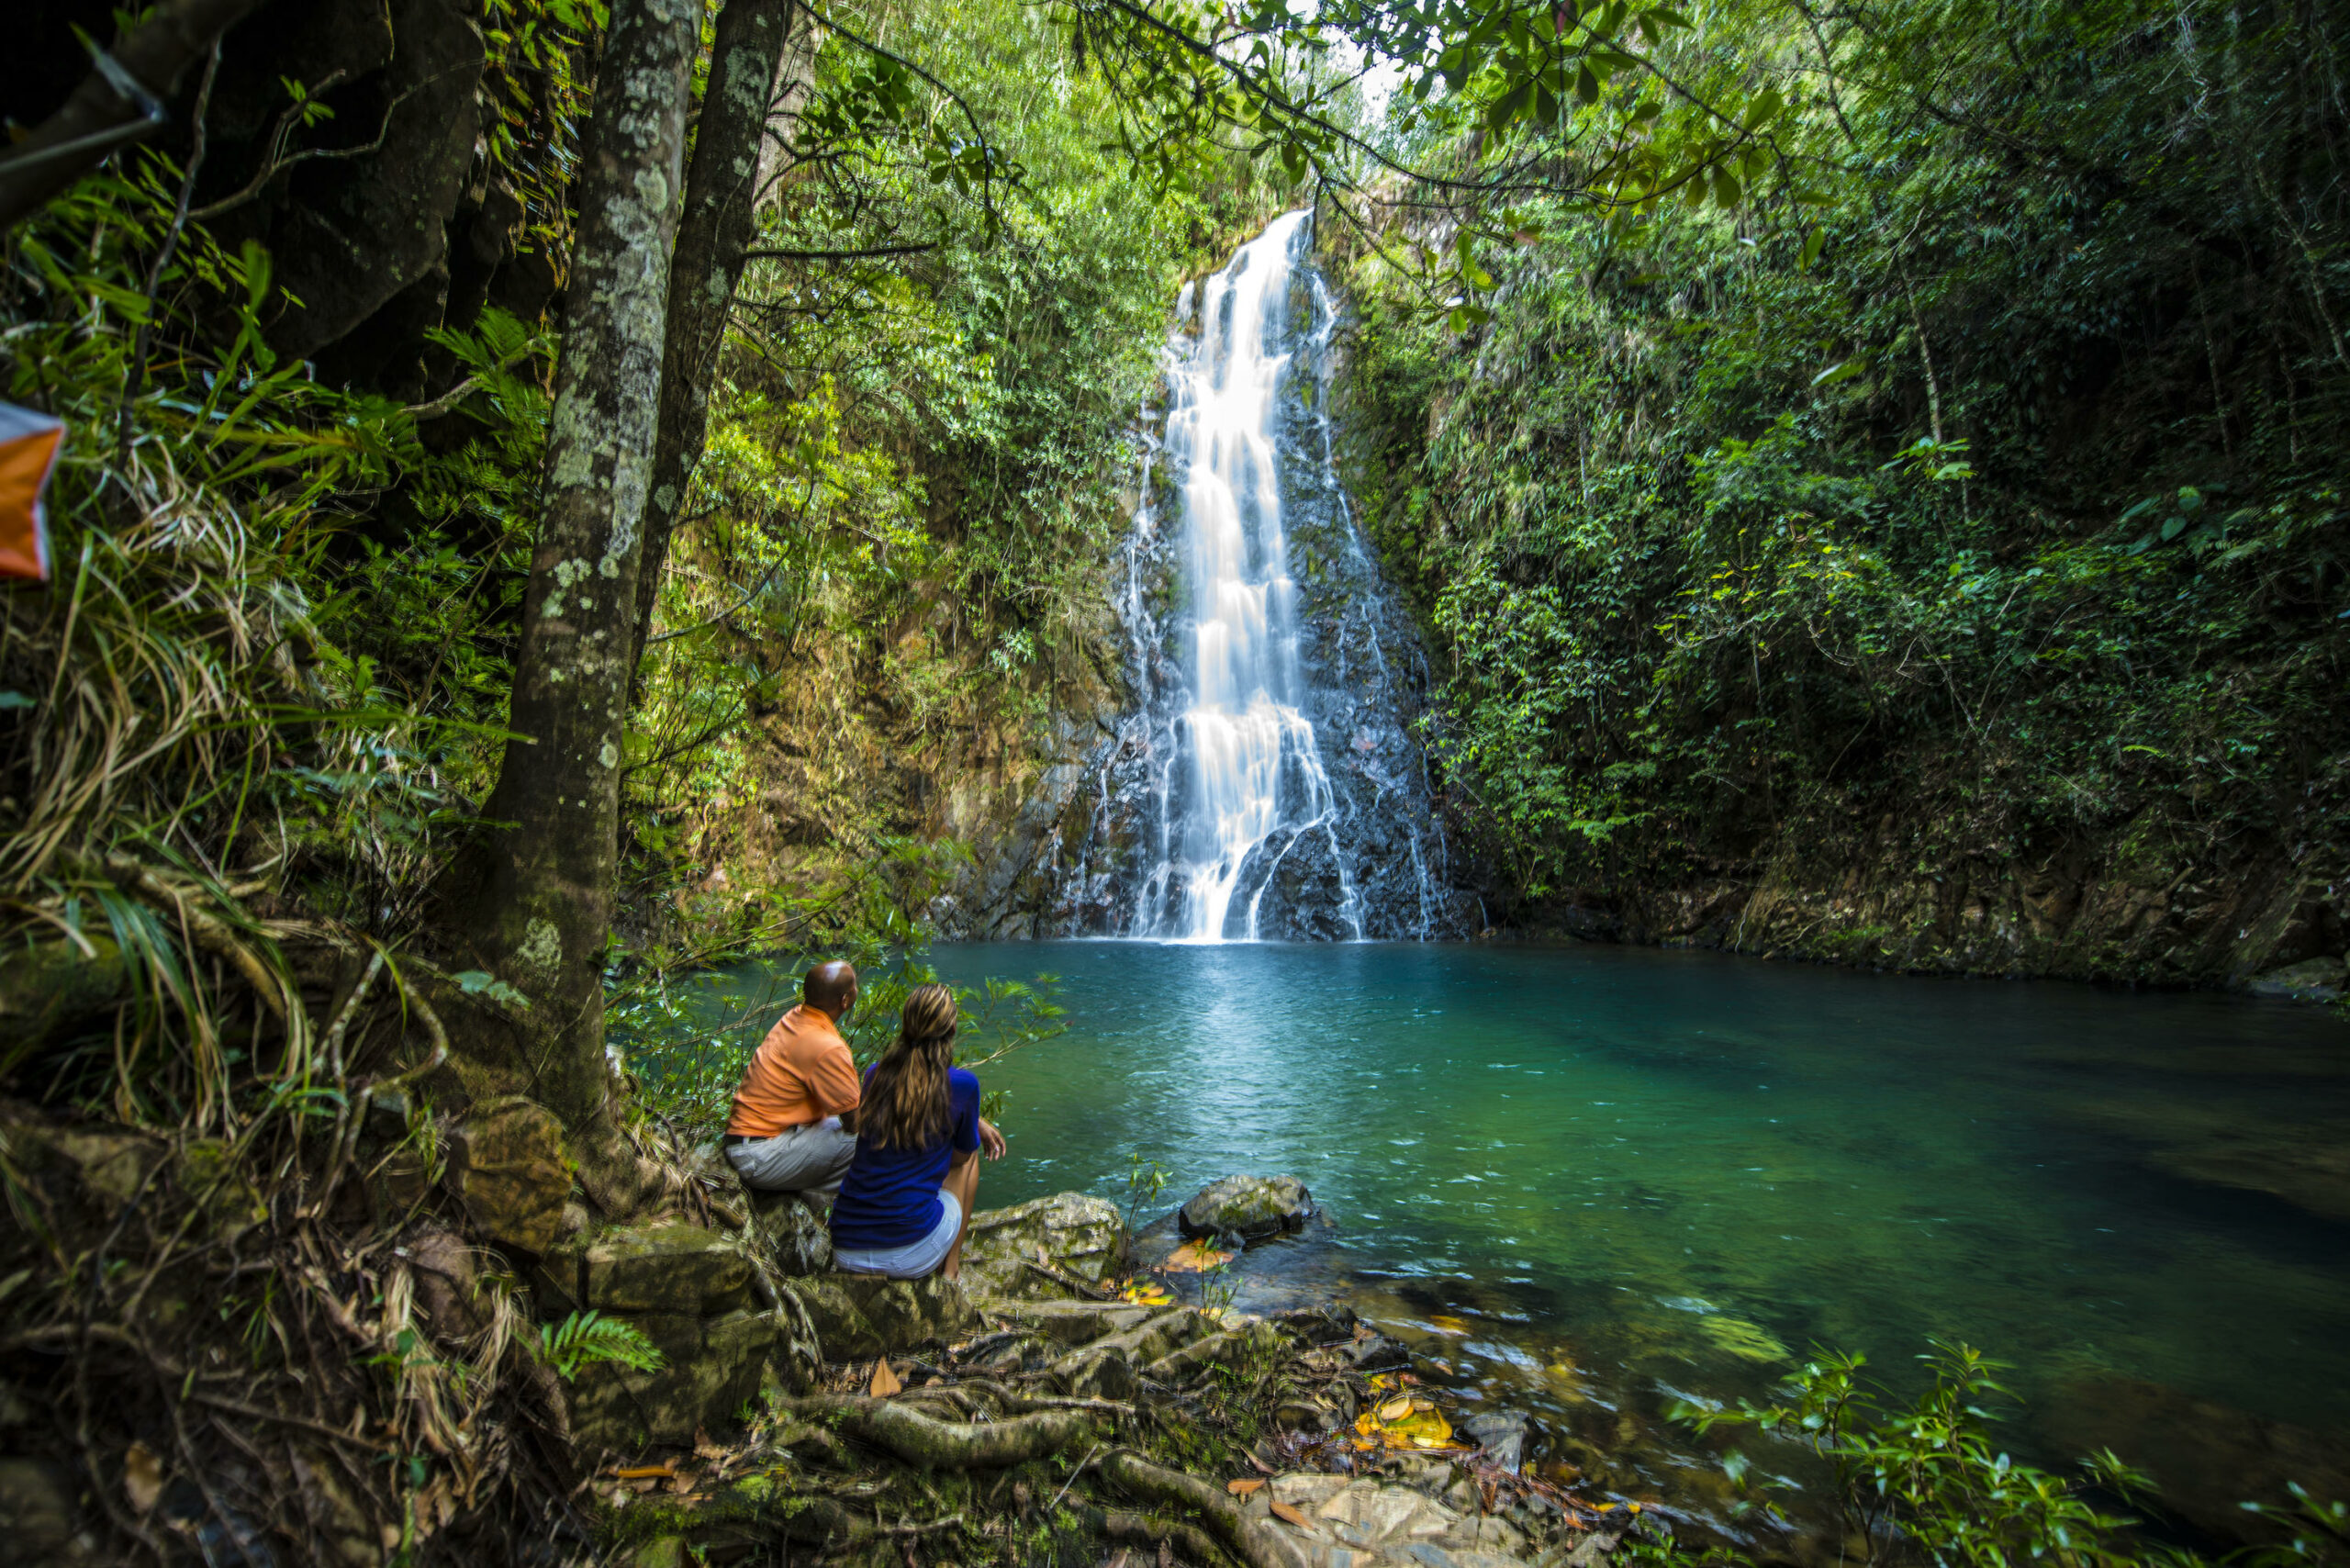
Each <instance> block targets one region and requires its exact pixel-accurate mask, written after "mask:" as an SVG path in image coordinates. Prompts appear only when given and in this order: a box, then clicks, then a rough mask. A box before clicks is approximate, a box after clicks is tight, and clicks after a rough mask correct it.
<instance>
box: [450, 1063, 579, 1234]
mask: <svg viewBox="0 0 2350 1568" xmlns="http://www.w3.org/2000/svg"><path fill="white" fill-rule="evenodd" d="M448 1181H449V1186H450V1189H451V1190H452V1191H453V1192H454V1193H456V1194H457V1196H458V1197H459V1198H460V1199H462V1200H463V1201H464V1205H465V1214H466V1216H467V1217H468V1218H470V1219H471V1220H472V1221H473V1223H474V1226H475V1228H476V1229H477V1230H479V1231H480V1232H481V1233H482V1234H483V1235H484V1236H486V1237H487V1238H489V1239H490V1240H492V1241H495V1242H498V1244H500V1245H501V1246H507V1247H519V1248H520V1249H523V1250H524V1251H526V1252H544V1251H545V1250H546V1249H548V1248H549V1247H550V1246H552V1245H553V1244H554V1238H555V1233H556V1227H557V1226H558V1225H559V1224H560V1222H561V1221H562V1218H563V1205H564V1204H565V1200H567V1199H568V1198H569V1197H570V1196H571V1170H570V1168H569V1167H568V1166H567V1165H566V1164H565V1160H564V1154H563V1126H562V1124H561V1123H559V1122H557V1121H556V1120H555V1118H554V1112H552V1111H549V1110H548V1109H547V1108H546V1107H545V1106H543V1105H536V1104H532V1103H531V1102H530V1101H528V1100H500V1101H493V1102H491V1103H487V1104H484V1105H480V1106H476V1108H475V1109H474V1111H473V1112H472V1114H469V1115H467V1116H466V1117H465V1119H464V1121H462V1122H460V1123H459V1124H458V1125H457V1126H456V1128H455V1130H454V1131H453V1133H452V1134H451V1135H450V1138H449V1176H448Z"/></svg>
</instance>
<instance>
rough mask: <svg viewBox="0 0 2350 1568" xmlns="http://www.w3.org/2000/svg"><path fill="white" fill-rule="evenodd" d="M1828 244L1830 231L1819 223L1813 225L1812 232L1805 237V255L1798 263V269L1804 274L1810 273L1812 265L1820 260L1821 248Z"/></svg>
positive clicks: (1797, 260) (1799, 258)
mask: <svg viewBox="0 0 2350 1568" xmlns="http://www.w3.org/2000/svg"><path fill="white" fill-rule="evenodd" d="M1827 243H1828V230H1826V229H1824V228H1822V227H1821V226H1819V225H1818V224H1817V223H1815V224H1813V225H1812V226H1811V232H1810V233H1808V234H1807V235H1805V236H1804V237H1803V254H1802V255H1801V256H1800V257H1798V258H1797V259H1796V268H1797V269H1798V270H1799V271H1802V272H1809V271H1810V270H1811V263H1814V262H1816V261H1818V260H1819V252H1820V249H1821V247H1823V246H1825V245H1826V244H1827Z"/></svg>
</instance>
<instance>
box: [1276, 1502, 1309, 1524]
mask: <svg viewBox="0 0 2350 1568" xmlns="http://www.w3.org/2000/svg"><path fill="white" fill-rule="evenodd" d="M1273 1515H1274V1517H1275V1518H1283V1519H1287V1520H1288V1521H1289V1522H1290V1523H1292V1524H1293V1525H1295V1526H1296V1527H1297V1528H1298V1529H1313V1528H1314V1521H1313V1520H1311V1519H1309V1518H1306V1517H1305V1516H1304V1514H1303V1513H1300V1512H1299V1511H1298V1510H1297V1509H1295V1508H1292V1507H1291V1506H1289V1505H1288V1504H1287V1503H1284V1502H1281V1501H1280V1500H1278V1499H1276V1500H1275V1501H1274V1503H1273Z"/></svg>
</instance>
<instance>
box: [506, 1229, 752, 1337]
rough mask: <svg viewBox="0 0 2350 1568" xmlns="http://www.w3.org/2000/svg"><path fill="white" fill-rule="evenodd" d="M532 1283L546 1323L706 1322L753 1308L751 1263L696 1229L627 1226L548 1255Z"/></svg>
mask: <svg viewBox="0 0 2350 1568" xmlns="http://www.w3.org/2000/svg"><path fill="white" fill-rule="evenodd" d="M535 1283H536V1284H537V1285H538V1287H539V1291H540V1294H541V1296H542V1298H543V1299H542V1302H541V1306H542V1310H543V1312H544V1313H545V1315H547V1316H562V1315H564V1314H565V1313H567V1312H577V1311H580V1310H582V1309H584V1308H588V1307H594V1308H595V1309H596V1310H597V1311H599V1312H611V1313H623V1314H637V1313H668V1314H674V1315H677V1316H687V1317H711V1316H718V1315H720V1314H722V1313H727V1312H733V1311H737V1310H740V1309H741V1308H743V1307H745V1306H747V1305H750V1301H751V1260H750V1259H749V1258H748V1257H747V1256H746V1255H745V1254H744V1251H743V1247H742V1243H740V1242H739V1241H737V1240H735V1239H734V1238H732V1237H727V1236H721V1235H720V1234H718V1232H716V1231H714V1230H705V1229H703V1228H702V1227H701V1226H698V1225H682V1224H679V1225H653V1226H621V1227H618V1228H615V1229H611V1230H607V1231H603V1232H601V1233H599V1234H597V1235H593V1236H583V1237H581V1238H577V1239H576V1240H574V1241H569V1242H565V1243H563V1244H561V1245H558V1246H556V1247H554V1248H553V1249H551V1250H549V1252H548V1253H547V1255H546V1258H545V1260H543V1263H542V1264H541V1266H540V1269H539V1274H538V1278H537V1279H536V1281H535Z"/></svg>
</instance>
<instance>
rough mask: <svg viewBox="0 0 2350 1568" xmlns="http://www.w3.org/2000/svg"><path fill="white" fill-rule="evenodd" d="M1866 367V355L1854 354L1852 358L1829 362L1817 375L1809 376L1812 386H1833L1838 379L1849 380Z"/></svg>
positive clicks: (1867, 363)
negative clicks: (1833, 362) (1834, 362)
mask: <svg viewBox="0 0 2350 1568" xmlns="http://www.w3.org/2000/svg"><path fill="white" fill-rule="evenodd" d="M1868 367H1869V358H1868V355H1866V354H1854V355H1853V356H1852V358H1850V359H1848V360H1843V361H1841V362H1839V363H1838V364H1831V365H1830V366H1829V367H1828V368H1827V369H1826V370H1823V371H1821V372H1820V373H1819V374H1818V375H1815V376H1813V377H1812V378H1811V384H1812V385H1813V386H1835V385H1836V384H1837V383H1838V382H1839V381H1850V380H1851V379H1852V377H1854V376H1855V375H1860V374H1861V373H1862V372H1863V371H1865V370H1867V369H1868Z"/></svg>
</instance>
